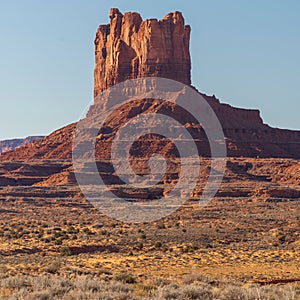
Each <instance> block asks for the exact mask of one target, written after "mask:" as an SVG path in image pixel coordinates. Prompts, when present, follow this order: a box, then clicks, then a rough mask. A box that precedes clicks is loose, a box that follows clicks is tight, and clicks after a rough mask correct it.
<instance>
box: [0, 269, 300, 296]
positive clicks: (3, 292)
mask: <svg viewBox="0 0 300 300" xmlns="http://www.w3.org/2000/svg"><path fill="white" fill-rule="evenodd" d="M200 278H201V280H200ZM199 280H200V281H199ZM0 297H1V299H3V300H5V299H7V300H9V299H10V300H17V299H18V300H23V299H24V300H32V299H34V300H35V299H36V300H51V299H53V300H71V299H72V300H81V299H82V300H84V299H86V300H88V299H91V300H92V299H103V300H127V299H128V300H139V299H145V300H146V299H147V300H172V299H174V300H175V299H178V300H196V299H199V300H298V299H300V287H299V286H296V285H295V284H294V285H285V286H280V285H276V286H275V285H273V286H263V287H261V286H258V285H249V286H242V285H241V284H233V283H228V282H224V281H220V282H216V281H210V280H209V279H208V278H205V277H203V276H199V277H198V278H197V279H196V278H195V279H194V281H193V282H190V283H188V284H183V285H178V284H175V283H170V282H168V283H166V282H163V281H161V280H152V281H148V282H143V283H136V282H131V283H124V282H120V281H116V280H112V281H109V282H106V281H103V280H100V279H98V278H92V277H88V276H79V277H76V278H73V279H66V278H64V277H60V276H55V275H43V276H40V277H33V276H27V277H22V276H15V277H8V278H2V279H1V280H0Z"/></svg>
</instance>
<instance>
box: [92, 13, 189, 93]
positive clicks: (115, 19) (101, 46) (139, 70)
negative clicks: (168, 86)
mask: <svg viewBox="0 0 300 300" xmlns="http://www.w3.org/2000/svg"><path fill="white" fill-rule="evenodd" d="M190 31H191V29H190V26H188V25H185V22H184V18H183V16H182V14H181V13H180V12H174V13H169V14H168V15H166V16H165V17H164V18H163V19H162V20H157V19H150V20H145V21H143V20H142V18H141V16H140V15H139V14H138V13H131V12H130V13H125V14H124V15H123V14H122V13H120V11H119V10H118V9H116V8H113V9H111V11H110V24H108V25H100V26H99V28H98V31H97V35H96V39H95V57H96V66H95V74H94V80H95V87H94V95H95V97H96V96H97V95H98V93H99V92H101V91H103V90H105V89H106V88H108V87H110V86H112V85H114V84H117V83H119V82H122V81H124V80H126V79H132V78H139V77H148V76H157V77H165V78H169V79H174V80H176V81H179V82H182V83H184V84H187V85H189V84H190V83H191V74H190V73H191V59H190V51H189V43H190Z"/></svg>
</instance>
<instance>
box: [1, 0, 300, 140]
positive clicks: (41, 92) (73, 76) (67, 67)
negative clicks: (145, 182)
mask: <svg viewBox="0 0 300 300" xmlns="http://www.w3.org/2000/svg"><path fill="white" fill-rule="evenodd" d="M110 7H118V8H119V9H120V10H121V11H123V12H125V11H138V12H140V13H141V15H142V16H143V17H144V18H148V17H156V18H162V17H164V15H165V14H167V13H168V12H170V11H175V10H179V11H182V12H183V14H184V16H185V19H186V22H187V23H188V24H190V25H191V26H192V39H191V50H192V65H193V70H192V80H193V84H194V85H195V86H197V87H198V89H200V90H201V91H203V92H205V93H207V94H215V95H216V96H217V97H218V98H220V99H221V101H222V102H225V103H229V104H231V105H234V106H238V107H247V108H259V109H260V110H261V114H262V117H263V119H264V121H265V123H268V124H270V125H272V126H275V127H282V128H293V129H300V118H299V116H298V115H299V109H300V94H299V86H300V18H299V15H300V1H298V0H287V1H282V0H247V1H246V0H226V1H223V0H219V1H214V0H211V1H202V0H197V1H196V0H193V1H192V0H186V1H173V0H172V1H171V0H163V1H162V0H160V1H157V0H154V1H153V0H152V1H134V0H130V1H128V0H122V1H104V0H102V1H100V0H88V1H83V0H80V1H79V0H51V1H47V0H26V1H23V0H18V1H16V0H10V1H8V0H7V1H1V4H0V34H1V48H0V60H1V68H0V82H1V89H0V99H1V118H0V128H1V132H0V139H5V138H14V137H25V136H27V135H39V134H49V133H50V132H52V131H53V130H55V129H58V128H60V127H62V126H64V125H66V124H68V123H71V122H74V121H76V120H77V119H78V118H79V116H80V115H81V113H82V111H83V110H84V108H85V107H86V105H87V103H89V102H90V101H91V100H92V97H93V67H94V46H93V41H94V36H95V33H96V30H97V27H98V25H99V24H102V23H108V21H109V18H108V13H109V8H110Z"/></svg>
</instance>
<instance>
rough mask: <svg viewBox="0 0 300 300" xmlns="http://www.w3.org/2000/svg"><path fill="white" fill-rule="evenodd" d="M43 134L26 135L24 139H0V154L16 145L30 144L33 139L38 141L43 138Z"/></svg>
mask: <svg viewBox="0 0 300 300" xmlns="http://www.w3.org/2000/svg"><path fill="white" fill-rule="evenodd" d="M43 138H44V136H28V137H27V138H24V139H11V140H3V141H0V155H1V154H2V153H5V152H8V151H11V150H14V149H16V148H18V147H21V146H24V145H27V144H30V143H31V142H33V141H38V140H41V139H43Z"/></svg>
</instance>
